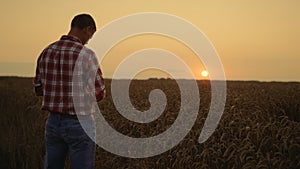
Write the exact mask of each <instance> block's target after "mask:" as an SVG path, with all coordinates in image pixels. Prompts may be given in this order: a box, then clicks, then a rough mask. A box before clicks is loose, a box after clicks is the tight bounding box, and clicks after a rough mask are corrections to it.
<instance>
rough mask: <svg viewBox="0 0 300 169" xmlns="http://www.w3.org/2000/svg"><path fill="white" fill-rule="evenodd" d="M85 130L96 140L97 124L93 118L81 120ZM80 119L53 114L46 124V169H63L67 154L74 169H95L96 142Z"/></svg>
mask: <svg viewBox="0 0 300 169" xmlns="http://www.w3.org/2000/svg"><path fill="white" fill-rule="evenodd" d="M80 122H81V123H84V125H85V126H86V127H85V129H86V130H87V131H88V132H89V135H91V136H92V137H93V138H95V123H94V118H93V117H92V116H88V117H85V118H84V120H80ZM80 122H79V120H78V119H73V118H68V117H63V116H61V115H56V114H51V115H50V116H49V117H48V119H47V122H46V129H45V143H46V159H45V166H44V168H45V169H63V168H64V164H65V160H66V156H67V152H69V154H70V160H71V167H72V169H93V168H94V165H95V162H94V160H95V147H96V146H95V142H94V141H93V140H92V139H91V138H90V137H89V136H88V135H87V133H86V132H85V131H84V129H83V128H82V127H81V124H80Z"/></svg>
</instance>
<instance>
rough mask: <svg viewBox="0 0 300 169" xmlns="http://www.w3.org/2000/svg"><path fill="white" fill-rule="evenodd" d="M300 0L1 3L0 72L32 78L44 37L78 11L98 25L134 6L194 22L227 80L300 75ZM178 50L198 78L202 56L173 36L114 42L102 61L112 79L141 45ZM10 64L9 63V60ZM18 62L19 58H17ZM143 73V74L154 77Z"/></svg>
mask: <svg viewBox="0 0 300 169" xmlns="http://www.w3.org/2000/svg"><path fill="white" fill-rule="evenodd" d="M299 9H300V1H298V0H286V1H283V0H264V1H259V0H253V1H246V0H229V1H223V0H219V1H217V0H211V1H205V2H204V1H198V0H185V1H183V0H180V1H174V0H164V1H161V0H152V1H146V0H123V1H104V0H93V1H84V0H77V1H75V2H74V1H70V0H68V1H58V0H52V1H47V2H45V1H37V0H26V1H18V2H17V1H5V2H2V3H1V6H0V13H1V15H0V18H1V21H2V24H1V31H0V35H1V38H2V40H1V41H0V46H1V50H0V75H21V76H24V75H25V76H33V74H34V66H31V67H30V66H28V65H30V64H26V66H27V68H25V67H26V66H24V67H22V68H20V67H19V66H16V63H17V64H18V63H19V62H21V63H23V62H26V63H32V64H33V63H34V62H35V61H36V59H37V57H38V55H39V53H40V52H41V51H42V50H43V48H44V47H46V46H47V45H48V44H49V43H51V42H53V41H55V40H57V39H58V38H59V37H60V36H61V35H63V34H65V33H67V32H68V30H69V27H70V22H71V19H72V18H73V16H74V15H75V14H78V13H82V12H87V13H90V14H91V15H93V17H94V18H95V20H96V22H97V25H98V27H99V28H101V27H102V26H104V25H105V24H108V23H109V22H110V21H112V20H114V19H117V18H119V17H122V16H126V15H129V14H133V13H137V12H164V13H169V14H172V15H176V16H179V17H181V18H184V19H186V20H187V21H189V22H191V23H193V24H194V25H196V26H197V27H198V28H199V29H200V30H202V31H203V32H204V33H205V34H206V36H207V37H208V38H209V39H210V41H211V42H212V43H213V44H214V46H215V48H216V50H217V51H218V53H219V56H220V58H221V60H222V63H223V66H224V70H225V74H226V77H227V79H229V80H262V81H269V80H278V81H300V75H299V72H300V66H298V64H299V63H300V48H299V44H300V33H299V30H300V10H299ZM153 47H159V48H163V49H166V50H169V51H172V52H173V53H175V54H177V55H179V56H180V57H181V58H182V59H183V60H185V61H186V63H187V64H188V65H189V66H190V68H191V69H192V70H193V72H194V74H195V75H196V77H198V76H200V74H201V71H202V69H204V68H203V67H202V64H201V61H198V60H197V59H196V56H194V54H193V53H192V52H191V51H190V50H189V48H187V47H186V46H184V45H183V44H181V43H179V42H177V41H175V40H174V39H171V38H166V37H161V36H156V35H145V36H139V37H132V38H129V39H128V40H125V41H124V42H122V43H119V44H118V45H117V46H116V47H115V48H113V49H112V50H111V52H110V53H109V54H108V57H107V59H105V60H104V61H103V62H102V63H101V66H102V69H103V73H104V75H106V77H110V76H111V75H112V72H113V71H114V68H115V66H116V65H117V64H118V63H119V62H120V60H121V59H122V58H124V57H126V56H127V55H129V54H130V53H132V52H134V51H136V50H139V49H144V48H153ZM10 64H11V66H10ZM21 65H22V64H21ZM154 75H157V72H155V73H154V74H152V75H151V73H149V72H148V73H146V74H145V76H154Z"/></svg>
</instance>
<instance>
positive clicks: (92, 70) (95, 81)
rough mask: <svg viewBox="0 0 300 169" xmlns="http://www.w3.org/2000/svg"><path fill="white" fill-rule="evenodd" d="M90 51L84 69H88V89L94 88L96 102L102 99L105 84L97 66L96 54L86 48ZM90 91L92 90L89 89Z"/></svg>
mask: <svg viewBox="0 0 300 169" xmlns="http://www.w3.org/2000/svg"><path fill="white" fill-rule="evenodd" d="M88 52H89V53H90V54H89V55H88V56H89V59H88V61H87V63H88V64H85V65H86V67H85V69H87V70H88V77H89V78H88V84H89V88H90V89H94V90H95V91H94V94H95V97H96V100H97V102H99V101H101V100H103V99H104V98H105V94H106V91H105V84H104V78H103V76H102V71H101V69H100V67H99V63H98V60H97V58H96V55H95V53H94V52H92V51H91V50H88ZM91 92H92V91H91Z"/></svg>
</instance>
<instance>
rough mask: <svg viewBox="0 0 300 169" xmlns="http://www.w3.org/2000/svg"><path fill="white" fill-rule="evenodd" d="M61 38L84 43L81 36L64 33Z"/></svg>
mask: <svg viewBox="0 0 300 169" xmlns="http://www.w3.org/2000/svg"><path fill="white" fill-rule="evenodd" d="M60 40H71V41H75V42H79V43H81V44H82V42H81V40H80V39H79V38H77V37H76V36H71V35H63V36H62V37H61V38H60Z"/></svg>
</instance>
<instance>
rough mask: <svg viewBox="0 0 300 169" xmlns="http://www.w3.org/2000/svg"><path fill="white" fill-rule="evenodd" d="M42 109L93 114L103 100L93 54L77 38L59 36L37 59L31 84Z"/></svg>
mask: <svg viewBox="0 0 300 169" xmlns="http://www.w3.org/2000/svg"><path fill="white" fill-rule="evenodd" d="M33 84H34V87H35V91H36V93H37V95H42V96H43V102H42V109H43V110H48V111H54V112H60V113H66V114H70V115H75V114H78V115H88V114H91V113H93V109H92V107H93V105H94V104H93V103H95V101H100V100H102V99H103V98H104V97H105V86H104V79H103V77H102V73H101V70H100V67H99V64H98V61H97V58H96V56H95V54H94V53H93V52H92V51H91V50H90V49H88V48H86V47H84V46H83V44H82V43H81V41H80V40H79V39H78V38H77V37H73V36H66V35H64V36H62V37H61V39H60V40H59V41H57V42H54V43H53V44H51V45H49V46H48V47H47V48H45V49H44V51H43V52H42V53H41V55H40V56H39V58H38V61H37V67H36V76H35V78H34V81H33Z"/></svg>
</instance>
